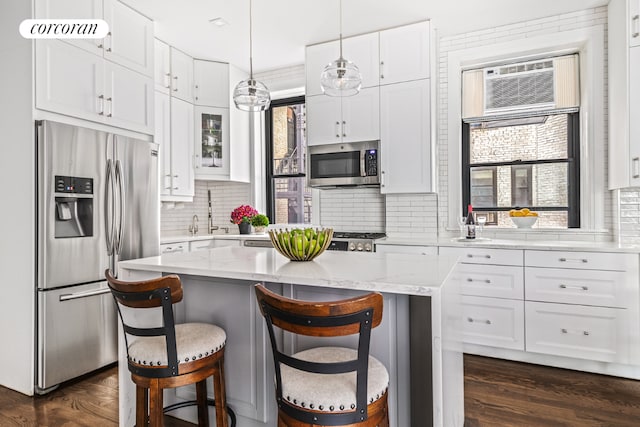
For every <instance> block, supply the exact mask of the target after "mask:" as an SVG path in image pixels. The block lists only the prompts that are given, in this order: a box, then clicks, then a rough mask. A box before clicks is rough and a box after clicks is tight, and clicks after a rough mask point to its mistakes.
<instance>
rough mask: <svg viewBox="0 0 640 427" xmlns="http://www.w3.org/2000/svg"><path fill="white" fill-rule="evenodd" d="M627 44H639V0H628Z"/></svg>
mask: <svg viewBox="0 0 640 427" xmlns="http://www.w3.org/2000/svg"><path fill="white" fill-rule="evenodd" d="M629 25H630V29H629V45H630V46H640V0H629Z"/></svg>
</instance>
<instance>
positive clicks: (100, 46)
mask: <svg viewBox="0 0 640 427" xmlns="http://www.w3.org/2000/svg"><path fill="white" fill-rule="evenodd" d="M35 16H36V18H44V19H83V18H84V19H104V20H105V21H106V22H107V24H108V25H109V33H108V35H107V37H105V38H104V39H84V40H73V39H65V42H66V43H70V44H73V45H75V46H77V47H80V48H82V49H85V50H87V51H89V52H91V53H94V54H96V55H100V56H103V57H104V58H106V59H108V60H110V61H113V62H116V63H118V64H120V65H123V66H125V67H127V68H129V69H131V70H134V71H137V72H139V73H142V74H144V75H147V76H152V75H153V22H152V21H151V20H150V19H148V18H146V17H145V16H143V15H141V14H139V13H138V12H136V11H135V10H133V9H131V8H129V7H128V6H126V5H125V4H123V3H121V2H119V1H117V0H104V1H103V0H36V2H35Z"/></svg>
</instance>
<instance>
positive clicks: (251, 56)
mask: <svg viewBox="0 0 640 427" xmlns="http://www.w3.org/2000/svg"><path fill="white" fill-rule="evenodd" d="M340 1H342V0H340ZM252 4H253V0H249V79H251V80H253V20H252V18H251V17H252V11H251V5H252Z"/></svg>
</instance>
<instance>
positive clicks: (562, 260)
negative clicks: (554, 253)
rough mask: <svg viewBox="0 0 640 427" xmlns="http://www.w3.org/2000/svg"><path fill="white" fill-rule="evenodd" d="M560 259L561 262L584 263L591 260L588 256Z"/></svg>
mask: <svg viewBox="0 0 640 427" xmlns="http://www.w3.org/2000/svg"><path fill="white" fill-rule="evenodd" d="M558 261H560V262H581V263H583V264H586V263H587V262H589V260H588V259H586V258H573V259H572V258H559V259H558Z"/></svg>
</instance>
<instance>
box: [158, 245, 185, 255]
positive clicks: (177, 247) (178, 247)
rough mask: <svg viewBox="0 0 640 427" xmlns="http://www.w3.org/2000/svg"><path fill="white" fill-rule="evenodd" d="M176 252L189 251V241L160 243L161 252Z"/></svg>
mask: <svg viewBox="0 0 640 427" xmlns="http://www.w3.org/2000/svg"><path fill="white" fill-rule="evenodd" d="M176 252H189V242H176V243H163V244H161V245H160V253H161V254H172V253H176Z"/></svg>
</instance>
